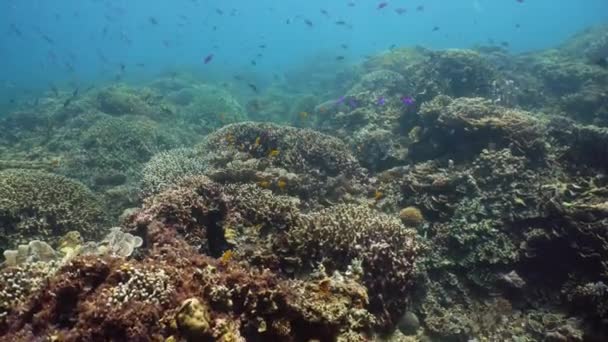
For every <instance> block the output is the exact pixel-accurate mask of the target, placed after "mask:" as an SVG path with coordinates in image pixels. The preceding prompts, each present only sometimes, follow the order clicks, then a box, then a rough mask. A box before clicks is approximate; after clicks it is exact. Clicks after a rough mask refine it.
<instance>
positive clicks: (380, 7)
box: [376, 1, 388, 10]
mask: <svg viewBox="0 0 608 342" xmlns="http://www.w3.org/2000/svg"><path fill="white" fill-rule="evenodd" d="M386 6H388V2H386V1H383V2H381V3H379V4H378V6H376V9H379V10H380V9H383V8H385V7H386Z"/></svg>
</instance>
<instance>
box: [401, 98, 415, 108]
mask: <svg viewBox="0 0 608 342" xmlns="http://www.w3.org/2000/svg"><path fill="white" fill-rule="evenodd" d="M401 102H402V103H403V104H404V105H406V106H410V105H413V104H414V102H416V101H414V98H413V97H411V96H404V97H402V98H401Z"/></svg>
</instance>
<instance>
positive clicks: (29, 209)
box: [0, 169, 105, 250]
mask: <svg viewBox="0 0 608 342" xmlns="http://www.w3.org/2000/svg"><path fill="white" fill-rule="evenodd" d="M104 219H105V218H104V212H103V209H102V205H101V203H100V202H99V200H97V199H96V198H95V196H94V195H93V193H91V191H90V190H89V189H87V187H86V186H84V185H83V184H81V183H79V182H76V181H73V180H70V179H67V178H65V177H62V176H59V175H55V174H51V173H46V172H42V171H32V170H18V169H13V170H4V171H0V229H1V230H2V238H1V241H2V242H1V243H0V246H1V247H0V248H1V249H2V250H5V249H7V248H10V247H16V246H17V245H20V244H27V243H29V241H31V240H34V239H38V240H43V241H47V242H49V243H54V242H56V241H57V238H58V237H59V236H61V235H62V234H64V233H67V232H69V231H72V230H76V231H79V232H80V233H81V234H82V235H83V236H85V237H87V238H96V237H99V236H101V235H103V230H102V228H103V224H104Z"/></svg>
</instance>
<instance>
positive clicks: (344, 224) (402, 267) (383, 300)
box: [283, 205, 419, 326]
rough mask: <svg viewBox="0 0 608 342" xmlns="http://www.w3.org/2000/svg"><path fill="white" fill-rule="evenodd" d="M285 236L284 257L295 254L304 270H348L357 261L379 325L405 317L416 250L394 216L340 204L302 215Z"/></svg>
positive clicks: (410, 238) (411, 235)
mask: <svg viewBox="0 0 608 342" xmlns="http://www.w3.org/2000/svg"><path fill="white" fill-rule="evenodd" d="M286 234H287V242H286V248H288V252H287V253H285V252H283V253H284V256H297V257H299V258H300V259H301V263H302V265H304V266H308V267H310V265H314V264H315V263H323V265H325V266H326V267H327V268H328V269H329V270H330V271H332V270H346V268H347V266H348V265H349V264H350V263H351V262H352V261H353V260H354V259H360V260H361V261H362V267H363V271H364V275H363V282H364V284H365V286H366V287H367V289H368V291H369V294H370V310H371V312H373V313H375V314H378V315H379V316H380V318H379V320H380V322H381V323H380V324H381V325H384V326H390V325H391V324H393V323H395V322H396V319H397V317H399V316H400V315H401V314H402V313H403V310H404V309H405V299H406V296H407V294H408V290H409V289H410V286H411V284H412V280H413V272H414V263H415V260H416V257H417V255H418V248H419V247H418V244H417V243H416V241H415V239H414V235H415V233H414V232H413V231H411V230H408V229H406V228H405V227H403V226H402V225H401V223H400V222H399V221H398V220H397V219H396V218H393V217H390V216H387V215H384V214H381V213H378V212H376V211H374V210H372V209H370V208H368V207H366V206H354V205H339V206H335V207H330V208H327V209H324V210H322V211H319V212H315V213H312V214H310V215H309V216H307V217H304V218H303V222H302V224H300V225H299V226H296V227H293V228H292V229H290V230H289V231H288V232H287V233H286Z"/></svg>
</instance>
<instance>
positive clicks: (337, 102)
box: [336, 96, 346, 105]
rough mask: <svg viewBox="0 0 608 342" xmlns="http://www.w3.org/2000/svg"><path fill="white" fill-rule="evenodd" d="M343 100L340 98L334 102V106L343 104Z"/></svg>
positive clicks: (343, 98)
mask: <svg viewBox="0 0 608 342" xmlns="http://www.w3.org/2000/svg"><path fill="white" fill-rule="evenodd" d="M345 99H346V98H345V97H344V96H340V98H339V99H337V100H336V105H340V104H342V103H344V100H345Z"/></svg>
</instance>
